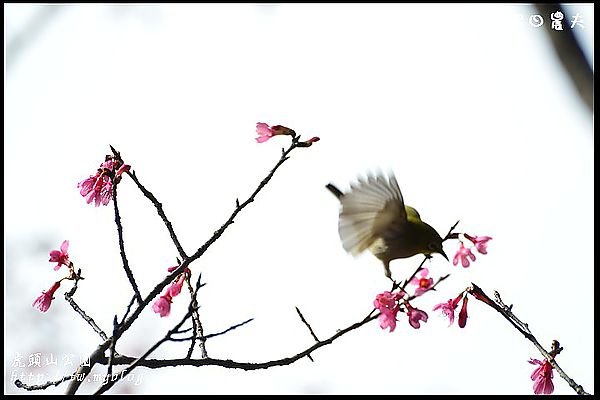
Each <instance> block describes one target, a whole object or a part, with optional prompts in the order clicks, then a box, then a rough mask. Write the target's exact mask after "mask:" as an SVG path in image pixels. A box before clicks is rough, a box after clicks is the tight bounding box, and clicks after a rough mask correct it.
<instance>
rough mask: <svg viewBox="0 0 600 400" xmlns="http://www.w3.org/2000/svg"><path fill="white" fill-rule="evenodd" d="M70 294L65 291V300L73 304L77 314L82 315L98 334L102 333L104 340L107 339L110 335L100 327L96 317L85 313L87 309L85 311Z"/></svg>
mask: <svg viewBox="0 0 600 400" xmlns="http://www.w3.org/2000/svg"><path fill="white" fill-rule="evenodd" d="M69 294H70V292H69V293H65V300H66V301H67V302H68V303H69V304H70V305H71V307H73V310H75V312H76V313H77V314H79V315H81V318H83V320H84V321H85V322H87V323H88V324H89V325H90V326H91V327H92V329H93V330H94V332H96V333H97V334H98V335H100V337H101V338H102V340H107V339H108V336H106V333H104V331H103V330H102V329H100V327H99V326H98V325H97V324H96V322H95V321H94V319H93V318H92V317H90V316H88V315H87V314H86V313H85V311H83V309H82V308H81V307H79V305H78V304H77V303H76V302H75V300H73V298H72V297H71V296H70V295H69Z"/></svg>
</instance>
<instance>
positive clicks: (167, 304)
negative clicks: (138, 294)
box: [152, 290, 173, 317]
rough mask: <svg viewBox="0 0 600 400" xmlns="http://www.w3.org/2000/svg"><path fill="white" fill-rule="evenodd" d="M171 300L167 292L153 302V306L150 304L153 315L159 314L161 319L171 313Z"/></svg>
mask: <svg viewBox="0 0 600 400" xmlns="http://www.w3.org/2000/svg"><path fill="white" fill-rule="evenodd" d="M172 300H173V299H172V298H171V295H170V294H169V291H168V290H167V292H166V293H165V294H164V295H163V296H160V297H159V298H158V299H157V300H156V301H155V302H154V304H152V310H154V312H155V313H157V314H160V316H161V317H168V316H169V314H170V313H171V302H172Z"/></svg>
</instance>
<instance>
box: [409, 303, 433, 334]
mask: <svg viewBox="0 0 600 400" xmlns="http://www.w3.org/2000/svg"><path fill="white" fill-rule="evenodd" d="M405 304H406V309H407V312H406V313H407V315H408V323H409V324H410V326H412V327H413V328H415V329H419V328H420V327H421V322H420V321H423V322H427V319H428V318H429V316H428V315H427V313H426V312H425V311H423V310H419V309H418V308H414V307H413V306H411V305H410V304H408V303H405Z"/></svg>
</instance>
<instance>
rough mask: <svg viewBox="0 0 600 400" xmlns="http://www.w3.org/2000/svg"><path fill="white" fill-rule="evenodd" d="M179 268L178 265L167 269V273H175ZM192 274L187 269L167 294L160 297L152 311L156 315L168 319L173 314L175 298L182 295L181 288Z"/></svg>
mask: <svg viewBox="0 0 600 400" xmlns="http://www.w3.org/2000/svg"><path fill="white" fill-rule="evenodd" d="M177 268H179V266H178V265H175V266H173V267H169V268H167V271H169V272H173V271H175V270H176V269H177ZM189 274H191V272H190V270H189V269H188V268H186V269H185V270H184V271H183V273H182V274H181V275H179V277H178V278H177V279H176V280H175V282H173V283H172V284H171V286H169V287H168V288H167V290H166V291H165V294H163V295H162V296H160V297H159V298H158V299H156V301H155V302H154V304H153V305H152V310H154V312H155V313H157V314H159V315H160V316H161V317H168V316H169V314H170V313H171V303H172V302H173V297H175V296H177V295H178V294H179V293H181V288H182V286H183V282H185V278H186V276H187V275H189Z"/></svg>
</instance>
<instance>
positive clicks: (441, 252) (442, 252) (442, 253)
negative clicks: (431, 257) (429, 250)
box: [439, 249, 450, 262]
mask: <svg viewBox="0 0 600 400" xmlns="http://www.w3.org/2000/svg"><path fill="white" fill-rule="evenodd" d="M439 253H440V254H441V255H443V256H444V258H445V259H446V260H447V261H448V262H449V261H450V259H449V258H448V256H447V255H446V253H444V250H442V249H440V251H439Z"/></svg>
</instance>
